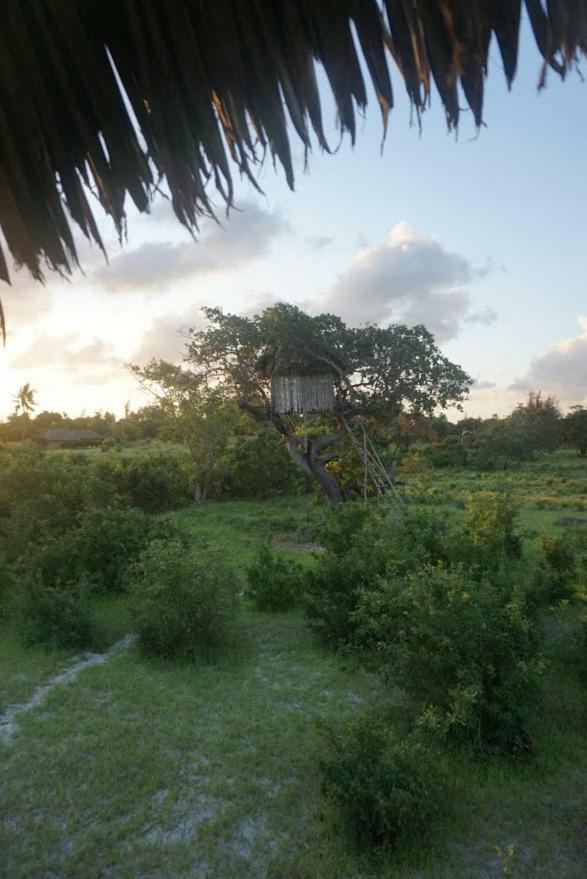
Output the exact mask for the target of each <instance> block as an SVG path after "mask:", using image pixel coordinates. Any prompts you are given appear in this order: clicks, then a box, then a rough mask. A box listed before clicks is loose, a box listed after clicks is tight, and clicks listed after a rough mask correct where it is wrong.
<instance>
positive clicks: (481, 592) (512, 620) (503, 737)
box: [355, 565, 541, 752]
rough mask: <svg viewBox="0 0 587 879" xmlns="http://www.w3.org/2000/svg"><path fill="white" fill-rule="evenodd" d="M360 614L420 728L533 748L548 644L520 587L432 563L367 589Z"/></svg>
mask: <svg viewBox="0 0 587 879" xmlns="http://www.w3.org/2000/svg"><path fill="white" fill-rule="evenodd" d="M355 618H356V620H357V622H358V624H359V627H360V632H361V635H362V637H363V638H364V639H365V640H366V641H367V642H369V643H370V644H371V645H372V646H373V647H374V648H375V649H377V650H378V651H379V652H380V654H381V656H382V657H383V658H384V659H385V662H386V663H388V664H389V667H390V674H391V676H392V679H393V680H395V681H396V682H397V683H399V685H400V686H401V687H402V688H403V689H404V690H405V691H406V692H407V693H408V694H409V696H410V697H411V699H412V700H413V703H414V707H415V711H416V714H417V716H418V719H419V722H420V724H421V725H422V726H424V727H426V728H428V729H431V730H434V731H435V732H437V733H439V734H440V735H451V736H456V737H457V738H460V739H463V740H464V741H467V742H469V743H470V744H472V745H474V746H475V747H477V748H479V749H480V750H485V749H497V750H502V751H506V752H512V751H519V750H524V749H527V748H528V747H529V746H530V740H529V732H528V717H529V714H530V710H531V708H532V706H533V704H534V701H535V699H536V695H537V691H536V679H537V674H538V673H539V672H540V670H541V657H540V649H539V648H540V643H539V636H538V629H537V627H536V626H534V625H533V624H532V620H531V618H530V615H529V613H528V608H527V603H526V597H525V594H524V593H523V592H520V591H519V590H518V589H517V588H516V585H515V584H512V583H510V584H507V586H504V585H502V588H501V589H497V588H496V587H495V584H494V583H492V582H488V581H487V580H481V581H479V580H477V579H473V578H471V576H470V575H469V574H468V573H467V572H466V571H465V570H464V569H463V568H462V567H458V566H457V567H454V568H452V569H446V568H445V567H443V566H440V565H437V566H432V565H426V566H425V567H423V568H421V569H419V570H418V571H415V572H413V573H410V574H408V575H407V576H404V577H397V576H395V577H394V576H388V577H387V578H386V579H385V580H383V581H380V582H379V583H377V584H376V586H375V587H373V588H371V589H368V590H365V591H364V592H363V593H362V595H361V602H360V607H359V609H358V611H357V613H356V616H355Z"/></svg>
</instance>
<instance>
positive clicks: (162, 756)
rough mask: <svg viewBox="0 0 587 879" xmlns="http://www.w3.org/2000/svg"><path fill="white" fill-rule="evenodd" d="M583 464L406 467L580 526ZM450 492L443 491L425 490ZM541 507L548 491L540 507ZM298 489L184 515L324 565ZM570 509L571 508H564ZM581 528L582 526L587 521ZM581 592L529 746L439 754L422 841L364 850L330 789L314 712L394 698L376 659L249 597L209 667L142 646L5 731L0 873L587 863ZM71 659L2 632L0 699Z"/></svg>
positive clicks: (102, 609)
mask: <svg viewBox="0 0 587 879" xmlns="http://www.w3.org/2000/svg"><path fill="white" fill-rule="evenodd" d="M586 475H587V462H582V461H581V459H580V458H578V457H576V456H571V455H568V454H562V455H557V456H554V457H553V458H550V459H546V460H543V461H539V462H536V463H534V464H532V465H529V466H527V467H526V468H524V469H522V470H519V471H515V472H511V473H506V474H488V475H482V476H480V477H478V476H477V475H476V474H473V473H466V472H465V473H458V474H455V473H449V472H445V473H443V472H441V473H438V472H427V473H424V474H419V475H418V476H417V477H416V476H415V475H414V476H410V477H409V482H410V484H409V485H408V488H407V493H408V495H409V496H410V495H411V496H412V499H413V501H414V502H418V503H425V504H434V505H438V506H440V507H441V508H442V509H446V510H447V511H453V512H454V515H459V513H460V510H462V506H463V502H464V499H465V497H466V494H467V492H468V491H470V490H474V489H475V488H480V487H482V488H484V489H491V488H503V487H507V488H508V489H509V490H510V491H511V492H512V494H513V495H514V496H515V497H517V498H518V500H519V502H520V504H521V505H522V510H521V521H522V526H523V529H524V531H525V532H526V534H527V536H528V537H530V538H531V537H533V536H535V535H536V534H537V533H538V532H539V531H540V530H542V529H543V528H544V529H545V528H556V529H561V531H562V530H568V529H571V530H572V531H573V533H575V534H577V533H581V532H582V529H583V528H586V525H587V516H586V514H585V511H584V509H579V505H580V504H583V503H584V498H582V497H581V490H580V489H581V485H582V487H583V492H584V490H585V486H586V484H587V480H586V478H585V477H586ZM433 489H438V491H432V490H433ZM545 503H546V504H548V505H547V506H544V504H545ZM307 506H308V501H307V499H306V498H304V497H297V498H284V499H279V500H275V501H272V502H271V503H267V502H259V503H256V502H244V501H243V502H226V503H208V504H205V505H203V506H201V507H198V508H190V509H186V510H184V511H182V512H180V513H178V514H177V517H178V519H179V520H180V521H181V522H182V523H183V524H184V526H185V527H186V529H187V530H188V531H189V533H190V535H193V539H194V541H197V542H199V543H205V544H207V545H210V546H213V547H215V548H217V549H218V550H220V551H221V552H222V554H223V555H224V556H225V558H226V560H227V561H228V562H229V563H230V564H231V566H232V567H233V569H234V571H235V576H237V577H238V578H240V579H241V581H242V578H243V576H244V570H245V568H246V566H247V564H248V563H249V561H250V560H251V558H252V557H253V555H254V553H255V550H256V549H257V548H258V547H259V546H260V545H261V544H262V543H263V542H264V541H267V540H273V541H274V542H276V543H278V544H279V545H280V546H282V547H285V551H288V552H291V553H292V554H295V556H296V557H297V558H302V559H303V560H304V561H305V562H306V563H307V564H311V563H312V557H311V555H310V553H309V551H308V549H309V547H308V545H307V543H306V541H307V540H308V539H309V536H310V535H308V514H307ZM570 519H572V521H569V520H570ZM586 530H587V528H586ZM94 612H95V616H96V620H97V622H98V624H99V633H100V635H99V643H98V644H97V648H100V649H104V648H105V647H106V646H107V645H108V644H110V643H112V642H115V641H117V640H118V639H119V638H120V637H122V635H123V634H124V633H125V632H128V631H129V627H130V625H131V623H130V620H129V618H128V614H127V611H126V607H125V602H124V599H121V598H119V599H114V600H107V601H101V602H100V603H99V604H97V605H96V607H95V609H94ZM582 615H583V616H584V610H583V606H582V605H581V604H580V603H578V604H576V605H574V606H572V607H561V608H559V609H558V610H557V611H555V612H553V614H552V615H551V616H550V618H549V619H548V620H547V628H548V635H549V640H548V660H549V664H548V669H547V672H546V675H545V686H544V689H545V694H544V701H543V704H542V705H540V706H537V708H536V716H535V722H534V729H533V737H534V741H535V743H536V756H535V757H534V758H532V759H530V758H528V759H527V760H518V761H513V760H507V759H499V760H497V759H496V760H491V761H489V762H483V763H481V762H477V761H476V760H475V759H474V758H473V757H472V756H471V755H470V754H469V753H468V752H466V751H463V750H461V749H457V748H455V749H454V750H445V751H443V752H442V755H441V756H440V757H439V759H441V760H442V761H443V762H444V763H445V765H446V768H447V770H448V774H449V777H450V779H451V782H450V783H451V786H452V791H451V792H450V793H451V794H452V795H451V796H450V797H448V798H447V803H448V802H450V803H451V804H452V805H451V806H450V807H448V806H447V811H446V814H445V815H444V816H443V818H442V820H441V821H440V822H439V823H438V825H437V826H436V828H435V829H434V831H433V833H432V834H431V835H430V836H429V837H428V838H427V839H425V840H422V841H421V843H420V844H419V845H418V846H413V847H410V848H404V849H402V850H401V851H399V852H396V853H394V854H380V855H376V856H371V857H367V856H365V855H360V854H359V853H357V852H356V851H355V850H354V849H353V848H352V846H351V845H350V844H348V843H346V842H345V840H344V838H343V835H342V834H341V833H340V832H339V828H338V827H337V821H336V816H335V815H334V814H333V813H332V812H331V811H330V809H329V808H328V806H327V805H326V803H325V802H324V800H323V798H322V794H321V791H320V783H319V775H318V771H317V765H318V761H319V758H320V754H321V749H322V747H323V740H324V736H323V734H322V732H321V724H322V723H324V722H327V723H328V722H329V723H331V724H334V725H338V724H340V723H342V722H343V721H344V720H345V719H346V718H347V717H351V716H352V715H354V714H356V712H358V711H361V710H364V709H367V708H368V707H369V706H374V705H381V704H382V703H389V702H391V705H392V707H394V708H395V710H396V711H397V716H398V735H401V733H402V720H401V702H400V700H399V699H398V697H397V696H396V695H395V694H393V693H391V695H390V694H389V693H387V694H386V693H384V691H383V689H382V686H381V683H380V681H379V679H378V677H377V676H375V675H374V674H371V673H370V672H368V671H367V670H365V669H364V668H361V667H360V666H358V665H357V664H356V663H355V662H354V661H352V660H351V659H349V658H344V657H342V656H339V655H336V654H332V653H328V652H326V651H325V650H323V649H322V648H321V647H320V646H319V645H318V644H317V643H316V641H315V640H314V639H313V637H312V636H311V635H310V634H309V632H308V630H307V628H306V626H305V624H304V622H303V619H302V618H301V617H300V616H299V615H298V614H283V615H258V614H253V613H251V612H250V611H247V610H244V611H243V613H242V615H241V618H240V620H239V623H238V625H237V626H236V627H235V630H234V633H233V642H234V649H233V650H232V651H231V652H230V654H227V655H225V656H221V657H219V658H218V661H217V662H216V663H215V664H208V665H190V664H188V665H170V664H165V663H155V662H145V661H144V660H143V659H142V658H141V657H140V655H139V653H138V651H137V650H136V648H134V647H130V648H129V649H127V650H124V651H122V652H120V653H118V654H116V655H115V656H113V657H112V658H111V659H110V660H109V661H108V662H107V663H104V664H103V665H100V666H96V667H93V668H87V669H85V670H83V671H81V672H80V674H79V675H78V677H77V678H76V679H75V680H74V681H72V682H71V683H70V684H68V685H67V686H60V687H56V688H54V689H53V690H52V691H51V692H50V693H49V695H48V696H47V697H46V699H45V700H44V701H43V702H42V704H40V705H39V706H38V707H36V708H35V709H34V710H31V711H28V712H26V713H22V714H20V715H19V717H18V728H17V730H16V732H15V734H14V736H13V737H12V738H11V740H10V741H5V742H4V743H2V739H1V738H0V761H1V764H2V773H1V777H0V876H1V877H2V879H106V877H115V879H119V877H121V879H122V877H124V879H126V877H128V879H137V877H153V879H155V877H169V879H179V877H181V879H183V877H185V879H187V877H190V879H191V877H195V879H204V877H206V879H225V877H226V879H233V877H234V879H236V877H243V879H249V877H250V879H253V877H255V879H257V877H258V879H262V877H267V879H318V877H320V879H375V877H381V879H449V877H450V879H455V877H457V879H458V877H463V879H493V877H496V879H497V877H501V876H512V877H519V879H522V877H525V879H526V877H527V879H532V877H537V879H538V877H546V879H583V877H584V876H585V875H586V874H587V843H586V838H587V834H586V828H587V798H586V795H585V789H586V786H587V785H586V783H587V737H586V736H585V733H586V732H587V700H586V698H585V683H586V673H587V670H586V669H585V666H584V664H583V665H581V651H580V637H581V630H580V625H579V621H580V619H579V618H580V617H581V616H582ZM71 662H72V657H71V656H66V655H64V654H47V653H44V652H42V651H40V650H32V649H26V650H25V649H24V648H23V647H21V646H20V645H19V643H18V641H17V640H16V638H15V637H14V636H13V635H12V634H11V632H10V630H8V629H7V630H6V631H4V632H3V633H2V640H1V641H0V686H1V689H0V710H1V708H2V706H6V705H7V704H8V703H14V702H24V701H26V700H27V699H28V698H30V696H31V695H32V693H33V692H34V690H35V688H36V687H38V686H40V685H42V684H46V683H47V682H48V681H50V680H51V678H52V676H54V675H55V673H56V672H57V671H58V670H60V669H62V668H64V667H66V666H67V665H68V664H69V663H71Z"/></svg>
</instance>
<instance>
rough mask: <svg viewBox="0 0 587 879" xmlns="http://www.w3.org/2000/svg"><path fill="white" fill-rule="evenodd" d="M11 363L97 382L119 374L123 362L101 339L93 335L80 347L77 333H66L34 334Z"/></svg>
mask: <svg viewBox="0 0 587 879" xmlns="http://www.w3.org/2000/svg"><path fill="white" fill-rule="evenodd" d="M10 366H11V367H12V368H13V369H33V370H34V369H43V370H46V369H47V368H50V369H58V370H62V371H63V372H66V373H67V376H68V380H70V381H81V382H83V383H87V384H96V383H98V382H100V381H103V380H104V379H105V378H107V377H110V376H113V375H118V374H120V373H121V371H122V369H123V366H124V364H123V361H122V360H121V358H120V357H117V356H116V355H115V354H114V351H113V349H112V347H111V346H110V345H109V344H108V343H107V342H105V341H104V340H103V339H94V340H93V341H92V342H90V343H88V344H86V345H82V346H81V347H79V346H78V341H77V336H76V334H74V333H68V334H65V335H62V336H37V337H35V338H34V339H33V342H32V343H31V345H30V347H29V348H27V349H26V350H25V351H23V352H22V353H21V354H18V355H17V356H16V357H14V358H13V359H12V361H11V363H10Z"/></svg>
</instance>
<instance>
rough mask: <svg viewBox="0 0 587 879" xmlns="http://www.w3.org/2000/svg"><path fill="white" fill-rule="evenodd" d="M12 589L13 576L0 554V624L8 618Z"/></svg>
mask: <svg viewBox="0 0 587 879" xmlns="http://www.w3.org/2000/svg"><path fill="white" fill-rule="evenodd" d="M13 587H14V575H13V572H12V568H11V566H10V565H9V563H8V561H7V559H6V557H5V556H4V554H3V553H1V552H0V623H2V621H3V620H4V619H5V618H6V617H7V616H8V611H9V607H10V599H11V596H12V592H13Z"/></svg>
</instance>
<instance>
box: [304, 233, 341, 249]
mask: <svg viewBox="0 0 587 879" xmlns="http://www.w3.org/2000/svg"><path fill="white" fill-rule="evenodd" d="M305 241H306V244H307V245H308V247H311V248H312V250H323V249H324V248H325V247H328V245H329V244H332V242H333V241H334V238H332V237H331V236H330V235H310V236H309V237H308V238H306V239H305Z"/></svg>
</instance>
